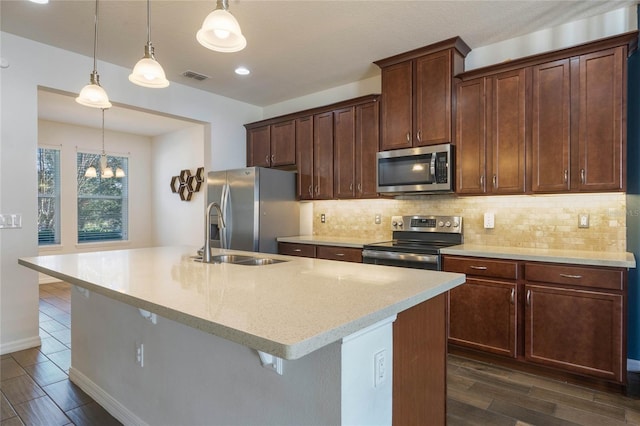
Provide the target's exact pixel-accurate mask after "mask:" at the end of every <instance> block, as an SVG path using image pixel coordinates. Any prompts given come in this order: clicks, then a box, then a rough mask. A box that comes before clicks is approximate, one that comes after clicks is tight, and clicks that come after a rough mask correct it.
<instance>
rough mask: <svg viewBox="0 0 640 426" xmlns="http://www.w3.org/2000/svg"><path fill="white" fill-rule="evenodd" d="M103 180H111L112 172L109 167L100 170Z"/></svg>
mask: <svg viewBox="0 0 640 426" xmlns="http://www.w3.org/2000/svg"><path fill="white" fill-rule="evenodd" d="M100 175H101V176H102V177H103V178H112V177H113V170H112V169H111V167H105V168H104V169H103V170H102V173H101V174H100Z"/></svg>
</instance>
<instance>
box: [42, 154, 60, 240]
mask: <svg viewBox="0 0 640 426" xmlns="http://www.w3.org/2000/svg"><path fill="white" fill-rule="evenodd" d="M46 151H52V152H55V153H56V154H55V160H54V172H53V176H52V180H53V188H54V190H53V193H52V194H47V193H44V192H41V187H42V185H43V182H42V175H41V173H42V172H44V170H42V169H41V163H42V155H43V154H44V153H45V152H46ZM61 157H62V147H61V146H51V145H38V148H37V153H36V173H37V180H38V219H37V224H38V225H37V226H38V247H39V248H46V247H53V246H59V245H61V244H62V220H61V219H62V201H61V185H62V184H61V183H62V177H61V171H62V169H61ZM44 199H48V200H53V210H54V212H53V227H52V228H53V229H52V230H53V240H50V241H43V238H42V236H41V232H42V231H43V230H41V228H40V226H41V224H40V218H41V215H42V210H41V207H42V201H43V200H44Z"/></svg>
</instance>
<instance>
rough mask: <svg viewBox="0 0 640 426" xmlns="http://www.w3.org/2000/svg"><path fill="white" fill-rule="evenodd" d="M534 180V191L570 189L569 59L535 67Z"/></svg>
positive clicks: (533, 95)
mask: <svg viewBox="0 0 640 426" xmlns="http://www.w3.org/2000/svg"><path fill="white" fill-rule="evenodd" d="M532 79H533V93H532V114H533V117H532V146H533V149H532V153H533V158H532V166H533V170H532V182H531V190H532V191H533V192H564V191H568V190H569V188H570V179H569V178H570V175H569V173H570V163H569V149H570V138H569V131H570V127H569V126H570V113H571V109H570V108H571V91H570V82H571V79H570V67H569V60H568V59H563V60H560V61H554V62H549V63H546V64H542V65H538V66H535V67H533V77H532Z"/></svg>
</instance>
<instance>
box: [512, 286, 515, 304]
mask: <svg viewBox="0 0 640 426" xmlns="http://www.w3.org/2000/svg"><path fill="white" fill-rule="evenodd" d="M515 302H516V289H515V288H512V289H511V304H512V305H513V304H514V303H515Z"/></svg>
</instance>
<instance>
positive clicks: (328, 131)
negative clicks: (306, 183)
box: [313, 111, 333, 200]
mask: <svg viewBox="0 0 640 426" xmlns="http://www.w3.org/2000/svg"><path fill="white" fill-rule="evenodd" d="M313 183H314V188H313V198H314V199H317V200H330V199H332V198H333V111H329V112H325V113H322V114H316V115H314V116H313Z"/></svg>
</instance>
